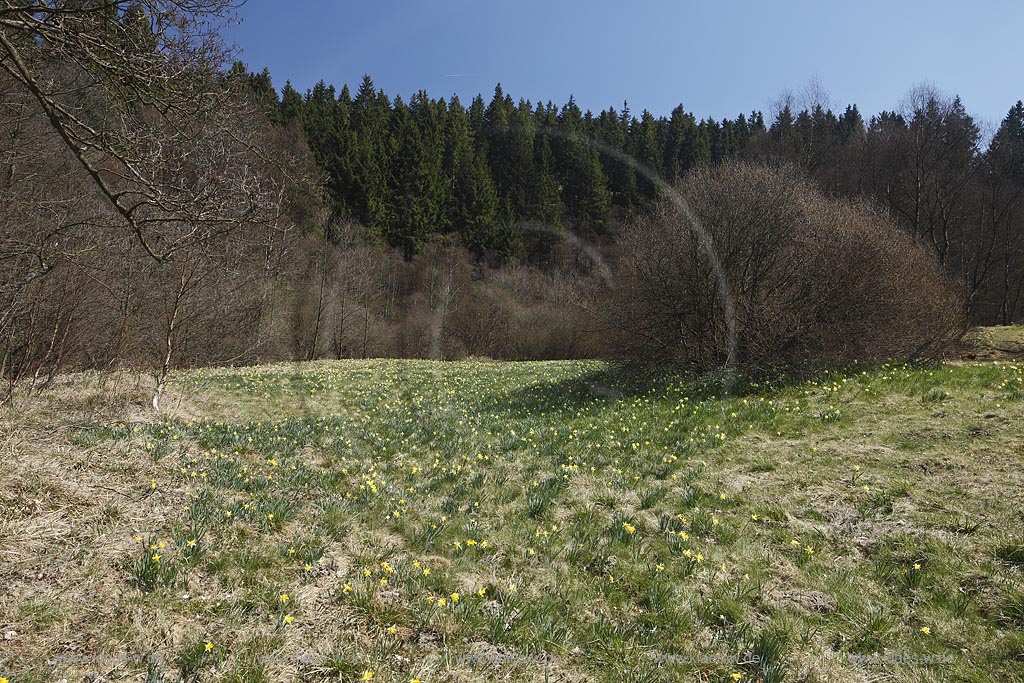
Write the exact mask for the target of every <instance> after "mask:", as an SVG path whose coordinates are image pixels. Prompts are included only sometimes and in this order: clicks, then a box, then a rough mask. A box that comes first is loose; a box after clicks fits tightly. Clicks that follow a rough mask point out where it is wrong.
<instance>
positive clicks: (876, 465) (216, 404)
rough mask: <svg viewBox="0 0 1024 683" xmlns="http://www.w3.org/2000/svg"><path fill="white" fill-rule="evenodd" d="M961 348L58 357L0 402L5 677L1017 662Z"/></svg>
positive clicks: (958, 677)
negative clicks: (436, 356)
mask: <svg viewBox="0 0 1024 683" xmlns="http://www.w3.org/2000/svg"><path fill="white" fill-rule="evenodd" d="M1000 334H1002V333H1000ZM981 355H983V356H984V358H982V359H978V360H962V361H955V362H948V363H944V364H938V365H930V366H923V367H905V366H884V367H881V368H875V369H871V370H866V371H862V370H859V369H857V368H851V369H849V370H848V371H846V372H842V373H834V374H830V375H827V376H822V377H818V378H815V379H813V380H801V381H792V382H786V383H781V382H777V383H771V382H756V381H739V382H735V383H733V384H732V385H731V386H730V388H729V390H728V391H726V390H724V389H723V382H722V381H721V380H722V378H721V377H710V376H709V377H702V378H693V377H687V376H685V375H681V374H680V375H676V374H672V373H649V374H646V375H644V376H637V375H636V374H629V373H624V372H622V371H619V370H616V369H615V368H612V367H609V366H607V365H605V364H603V363H600V362H576V361H573V362H568V361H566V362H531V363H499V362H482V361H481V362H468V361H467V362H454V363H451V362H449V363H441V362H429V361H406V360H361V361H330V362H315V363H302V364H291V365H277V366H261V367H252V368H223V369H203V370H189V371H181V372H178V373H176V374H174V375H173V379H172V384H171V386H170V388H169V389H168V396H167V397H166V398H165V404H164V405H165V413H164V414H163V415H156V414H154V413H153V412H151V411H148V410H147V409H146V407H145V405H146V394H145V391H144V389H145V386H144V385H143V384H140V382H139V380H138V378H137V377H134V376H132V375H128V374H126V373H122V374H117V375H99V374H80V375H69V376H66V377H62V378H60V379H59V380H58V386H56V387H54V388H52V389H50V390H48V391H46V392H43V393H42V394H40V395H37V396H32V397H23V398H22V399H21V400H19V401H18V402H16V403H14V404H13V405H10V406H8V407H6V408H4V409H3V411H4V412H3V413H2V422H0V445H2V454H0V585H2V589H0V631H2V632H3V638H2V640H0V681H4V680H5V679H6V681H9V683H26V682H28V681H54V680H66V681H81V680H88V681H100V680H106V681H115V680H136V681H147V683H155V682H156V681H178V680H185V681H189V680H201V681H239V682H241V681H253V682H258V681H282V680H309V681H319V680H338V679H340V680H345V681H367V680H373V681H382V682H401V683H417V682H421V683H440V682H442V681H448V682H455V681H461V682H470V681H491V680H500V681H610V682H612V681H615V682H617V681H636V682H651V683H653V682H655V681H715V682H717V681H723V682H729V681H764V682H765V683H776V682H779V681H820V682H825V681H882V680H884V681H906V682H911V681H913V682H918V681H1024V575H1022V570H1024V537H1022V535H1021V531H1020V530H1021V523H1022V511H1024V486H1022V484H1024V468H1022V458H1024V431H1022V428H1021V425H1022V418H1024V364H1022V363H1019V362H1016V361H1015V360H1014V359H1013V357H1012V356H999V354H998V353H994V354H988V355H985V354H981ZM993 358H994V359H993Z"/></svg>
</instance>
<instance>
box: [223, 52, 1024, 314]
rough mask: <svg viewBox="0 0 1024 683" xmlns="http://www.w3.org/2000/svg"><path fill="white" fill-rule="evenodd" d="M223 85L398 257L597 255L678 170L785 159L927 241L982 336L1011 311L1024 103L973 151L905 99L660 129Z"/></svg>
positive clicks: (1017, 263) (523, 106) (644, 120)
mask: <svg viewBox="0 0 1024 683" xmlns="http://www.w3.org/2000/svg"><path fill="white" fill-rule="evenodd" d="M234 71H235V74H236V75H238V76H241V75H243V74H245V75H246V77H247V79H248V85H249V87H250V89H251V90H252V92H253V93H254V95H255V97H256V98H257V100H258V101H259V102H260V103H261V104H262V105H263V107H264V108H265V111H267V112H268V115H269V116H270V117H271V118H272V119H273V120H274V121H275V122H276V123H278V124H280V125H284V126H296V127H298V128H300V129H301V131H302V133H303V135H304V137H305V140H306V142H307V144H308V145H309V148H310V150H311V153H312V156H313V158H314V159H315V161H316V163H317V165H318V167H319V168H320V169H321V170H322V172H323V173H324V175H325V190H326V201H327V202H328V203H329V206H330V209H331V211H332V213H333V214H334V215H335V216H336V217H338V218H344V219H348V220H350V221H354V222H355V223H357V224H359V225H360V226H362V227H363V229H364V230H365V235H366V236H367V237H368V238H369V239H371V240H373V241H378V242H383V243H386V244H388V245H390V246H391V247H394V248H395V249H397V250H399V251H400V253H401V254H402V255H403V256H404V257H406V258H411V257H413V256H414V255H415V254H417V253H418V252H420V251H421V250H422V249H423V248H424V246H425V245H426V244H427V243H428V242H430V240H431V239H432V238H434V237H436V236H438V235H449V236H454V237H456V238H457V239H458V240H459V241H460V242H461V243H462V244H463V245H464V246H465V247H466V248H467V249H469V250H470V251H471V252H472V253H473V254H475V255H476V256H477V257H483V258H484V259H485V260H486V261H488V262H490V263H504V262H508V261H509V260H511V259H515V260H519V261H525V262H528V263H535V264H543V263H546V262H547V261H548V259H549V257H550V256H551V254H552V250H553V249H554V248H555V247H556V245H558V244H559V243H561V242H562V241H563V240H564V238H565V236H566V235H567V234H568V233H569V232H571V233H572V234H573V235H574V236H575V237H576V238H579V239H584V240H588V241H590V242H592V243H594V244H598V245H603V244H608V243H613V242H614V241H615V239H616V235H617V234H619V233H620V231H621V230H623V229H628V227H626V226H628V225H629V222H630V219H631V218H632V217H634V216H635V215H637V214H638V212H641V211H643V209H644V207H645V206H647V205H649V203H650V202H651V200H654V199H655V198H657V196H658V195H659V189H658V182H659V181H664V182H666V183H669V184H671V183H674V182H676V181H677V180H678V179H679V178H680V177H681V176H682V175H683V174H685V173H686V172H688V171H690V170H691V169H694V168H701V167H705V166H710V165H714V164H716V163H718V162H720V161H722V160H725V159H729V158H738V159H744V160H759V161H766V162H769V163H783V162H788V163H793V164H796V165H797V166H798V167H799V168H801V169H802V170H803V171H804V172H805V173H806V174H807V175H808V176H809V177H811V178H812V179H813V180H814V181H815V182H816V183H817V185H818V187H819V188H820V189H821V190H822V191H824V192H825V193H826V194H828V195H832V196H848V197H856V196H866V197H868V198H870V199H871V200H873V201H874V202H876V203H877V204H878V205H879V206H880V207H882V208H883V209H885V210H886V211H888V212H889V214H890V216H891V217H892V218H893V219H895V221H896V222H898V223H899V224H900V225H901V226H902V227H903V228H904V229H905V230H907V231H908V232H909V233H910V234H911V235H913V236H914V237H915V238H917V239H919V240H921V241H923V242H925V243H927V244H928V245H929V246H930V247H931V248H932V249H933V250H934V252H935V254H936V256H937V257H938V258H939V260H940V261H941V262H942V264H943V266H944V267H945V268H946V269H947V271H948V272H949V273H950V274H951V275H953V276H954V277H956V278H958V280H959V281H960V282H961V283H962V286H963V288H964V290H965V296H966V299H967V301H968V305H969V307H970V310H971V313H972V315H973V317H974V318H975V320H977V321H978V322H983V323H996V322H998V323H1007V322H1010V321H1012V320H1016V319H1019V318H1020V317H1021V315H1022V314H1024V266H1022V255H1024V105H1022V104H1021V103H1020V102H1018V103H1017V104H1016V105H1014V106H1013V107H1012V108H1011V109H1010V110H1009V112H1008V114H1007V116H1006V118H1005V119H1004V120H1003V121H1002V123H1001V125H1000V126H999V129H998V130H997V131H996V132H995V133H994V135H993V136H992V137H991V141H990V143H989V144H988V145H987V146H983V136H982V132H981V130H980V128H979V125H978V123H977V122H976V121H975V120H974V119H973V117H972V116H971V115H970V114H969V113H968V112H967V110H966V109H965V107H964V105H963V103H962V102H961V101H960V100H959V98H956V97H947V96H945V95H943V94H942V93H939V92H937V91H935V90H934V89H932V88H929V87H918V88H916V89H914V90H912V91H911V92H910V93H909V94H908V96H907V98H906V101H905V102H904V103H903V104H902V106H901V107H900V108H899V110H893V111H885V112H881V113H879V114H877V115H874V116H871V117H870V118H869V119H867V120H865V119H864V118H863V116H862V114H861V112H860V110H859V109H858V107H857V106H856V105H855V104H851V105H848V106H846V107H844V108H842V110H841V111H838V113H837V112H836V111H833V109H832V108H831V107H829V106H828V104H827V103H825V102H821V101H810V102H803V103H801V106H797V105H796V104H795V103H794V102H793V100H792V98H789V99H787V98H782V99H780V101H779V103H778V106H777V107H776V109H777V111H776V112H775V113H774V114H773V115H771V116H770V117H768V120H767V121H766V117H765V116H764V115H763V114H762V113H761V112H759V111H754V112H752V113H750V114H746V115H745V114H740V115H738V116H737V117H736V118H734V119H723V120H721V121H716V120H713V119H710V118H707V119H700V120H698V119H697V118H696V116H695V115H694V114H692V113H690V112H687V111H686V110H685V109H684V108H683V107H682V106H681V105H680V106H678V107H676V108H675V109H674V110H673V111H672V112H671V113H670V115H668V116H661V117H655V116H654V115H652V114H651V113H650V112H648V111H646V110H645V111H643V112H641V113H640V114H635V113H633V112H632V111H631V110H630V109H629V106H628V105H627V104H624V105H623V107H622V108H621V109H616V108H614V107H610V108H608V109H605V110H603V111H601V112H599V113H597V114H594V113H593V112H591V111H583V110H581V109H580V107H579V106H578V105H577V104H576V102H575V101H574V100H573V99H572V98H571V97H570V98H569V100H568V101H567V102H566V103H564V104H562V105H556V104H554V103H552V102H550V101H548V102H546V103H540V102H537V103H534V102H531V101H530V100H526V99H518V100H516V99H513V97H512V95H511V94H508V93H505V92H504V91H503V90H502V88H501V86H500V85H499V86H497V87H496V88H495V91H494V94H493V96H492V97H491V99H490V100H489V101H485V100H484V98H483V97H481V96H479V95H478V96H477V97H474V98H473V100H472V101H471V102H470V103H469V104H468V106H467V105H464V104H463V103H462V102H461V101H460V100H459V99H458V97H452V98H451V99H445V98H434V97H431V96H430V95H428V94H427V93H426V92H423V91H420V92H418V93H416V94H415V95H413V96H412V97H410V98H409V101H408V102H406V101H405V100H404V99H402V98H401V97H400V96H395V97H393V98H392V97H389V96H388V95H387V94H386V93H384V92H383V91H382V90H379V89H377V88H376V87H375V85H374V84H373V81H372V80H371V78H370V77H369V76H366V77H364V78H363V81H362V83H361V84H360V85H359V87H358V89H357V90H356V92H355V94H354V95H353V94H352V93H351V92H350V90H349V88H348V87H347V86H345V87H342V89H341V90H340V92H339V91H337V90H335V88H334V87H332V86H330V85H327V84H325V83H324V82H320V83H318V84H317V85H316V86H315V87H313V88H312V89H310V90H308V91H307V92H306V93H302V94H300V93H299V92H297V91H296V90H295V89H294V88H292V86H291V85H290V84H286V85H285V86H284V88H283V89H282V91H281V93H280V94H278V92H277V91H276V90H275V88H274V86H273V84H272V80H271V75H270V73H269V72H268V71H267V70H264V71H263V72H261V73H247V72H246V71H245V67H244V66H243V65H241V64H236V65H235V67H234Z"/></svg>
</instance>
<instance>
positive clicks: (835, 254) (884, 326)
mask: <svg viewBox="0 0 1024 683" xmlns="http://www.w3.org/2000/svg"><path fill="white" fill-rule="evenodd" d="M619 248H620V251H621V254H620V259H619V264H618V265H619V268H618V270H617V280H616V282H617V286H616V288H615V289H614V290H613V292H611V296H610V297H609V311H610V322H611V323H612V326H613V328H614V330H615V335H614V341H613V348H614V350H615V352H616V355H618V356H619V357H621V358H624V359H638V358H642V359H645V360H655V359H659V360H663V361H671V362H674V363H683V364H686V365H692V366H694V367H697V368H709V367H716V366H723V365H733V366H736V367H742V368H744V369H747V370H751V369H757V370H769V369H778V368H785V369H790V370H792V369H798V370H807V369H819V368H828V367H839V366H845V365H848V364H850V363H852V362H854V361H862V362H868V363H872V362H877V361H880V360H886V359H890V360H904V361H913V360H921V359H931V358H936V357H938V356H939V355H940V354H941V353H942V352H944V351H945V350H946V349H947V348H948V347H949V345H950V344H951V343H953V342H954V341H955V340H957V339H959V337H960V335H961V334H962V333H963V331H964V322H965V314H964V309H963V305H962V302H961V300H960V297H959V296H958V294H959V292H958V290H957V288H956V287H955V286H954V285H953V284H952V282H951V281H950V280H949V279H948V278H947V277H946V275H945V274H944V273H943V271H942V269H941V266H940V264H939V262H938V260H937V259H936V258H935V257H934V255H933V254H932V253H931V252H930V251H929V250H928V249H927V248H926V247H925V246H924V245H923V244H921V243H920V242H917V241H915V240H914V239H913V238H912V237H911V236H910V235H908V234H906V233H904V232H903V231H900V230H899V229H897V228H896V226H894V225H893V224H892V223H891V221H889V220H888V219H887V218H886V217H885V216H883V215H882V214H881V213H879V212H878V211H877V210H875V209H874V208H872V207H871V206H869V205H868V204H866V203H865V202H863V201H861V202H850V201H847V200H840V199H830V198H827V197H825V196H824V195H822V194H821V193H820V192H819V191H817V190H816V189H814V187H813V186H812V185H811V183H810V182H809V181H807V180H805V179H804V178H803V176H802V175H801V174H800V172H799V171H797V170H796V169H795V167H792V166H783V167H771V166H766V165H763V164H753V163H745V162H728V163H725V164H721V165H719V166H717V167H714V168H712V169H698V170H695V171H693V172H691V173H690V174H688V175H687V176H686V178H685V179H684V180H683V182H681V183H680V185H679V187H678V195H676V196H673V197H672V198H671V199H670V200H666V201H663V202H661V203H659V205H658V207H657V209H656V210H655V211H652V212H650V213H648V214H647V215H645V216H644V217H643V218H642V219H641V220H639V221H637V222H636V223H635V224H634V226H633V227H632V229H631V230H630V232H629V233H628V234H627V235H625V236H624V237H623V239H622V240H621V241H620V244H619Z"/></svg>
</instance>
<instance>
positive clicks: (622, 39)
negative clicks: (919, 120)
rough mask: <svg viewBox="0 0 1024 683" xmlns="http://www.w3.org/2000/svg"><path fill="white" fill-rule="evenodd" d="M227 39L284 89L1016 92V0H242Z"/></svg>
mask: <svg viewBox="0 0 1024 683" xmlns="http://www.w3.org/2000/svg"><path fill="white" fill-rule="evenodd" d="M239 17H240V19H241V23H240V24H239V25H238V26H236V27H233V28H232V29H231V32H230V38H231V39H232V40H233V41H234V42H235V43H236V44H237V45H238V47H239V48H240V49H241V51H242V54H241V58H242V59H243V60H244V61H245V62H246V63H247V64H248V65H249V68H250V69H252V70H259V69H262V68H263V67H264V66H268V67H270V70H271V73H272V75H273V77H274V84H275V85H276V86H277V87H278V88H280V87H281V86H283V85H284V83H285V81H286V80H288V79H290V80H291V81H292V83H293V85H294V86H295V87H296V88H297V89H298V90H300V91H303V92H304V91H305V90H306V88H308V87H310V86H312V85H313V84H314V83H316V82H317V81H318V80H320V79H323V80H325V81H327V82H328V83H333V84H335V85H336V86H338V88H339V89H340V87H341V85H342V84H344V83H348V84H349V85H350V87H353V89H354V87H355V86H356V85H358V83H359V81H360V79H361V78H362V76H363V74H364V73H368V74H370V75H371V76H372V77H373V79H374V82H375V83H376V84H377V86H378V87H382V88H384V89H385V91H386V92H387V93H388V94H389V95H392V96H393V95H394V94H396V93H399V94H401V95H402V96H403V97H407V96H408V95H409V94H411V93H413V92H415V91H416V90H418V89H420V88H423V89H425V90H426V91H427V92H428V93H429V94H430V95H431V96H433V97H441V96H445V97H447V96H449V95H451V94H452V93H456V94H458V95H459V96H460V98H462V99H463V101H464V102H465V103H468V99H469V98H470V97H472V96H473V95H475V94H476V93H482V94H483V95H484V97H485V99H490V96H491V93H492V92H493V90H494V85H495V83H497V82H499V81H500V82H501V84H502V86H503V87H504V89H505V91H506V92H508V93H510V94H511V95H512V96H513V97H514V98H516V99H517V100H518V99H519V98H520V97H526V98H529V99H531V100H533V101H534V102H536V101H537V100H544V101H547V100H549V99H550V100H554V101H555V102H556V103H558V104H561V103H563V102H565V100H566V99H568V97H569V95H570V94H572V95H575V97H576V101H577V102H578V103H579V104H580V106H581V107H583V108H584V109H587V108H589V109H593V110H594V111H598V110H600V109H602V108H605V107H607V106H608V105H614V106H615V107H616V108H618V107H619V106H620V105H621V104H622V101H623V100H624V99H626V100H629V103H630V107H631V109H632V110H633V111H634V112H635V113H639V112H640V111H641V110H643V109H645V108H646V109H649V110H650V111H652V112H653V113H654V114H656V115H661V114H667V113H668V112H669V111H670V110H671V109H672V107H674V106H675V105H676V104H678V103H680V102H682V103H683V105H684V106H685V107H686V108H687V109H688V110H691V111H693V112H695V113H696V114H697V115H698V117H705V116H713V117H715V118H721V117H723V116H730V117H731V116H735V115H736V114H738V113H740V112H749V111H750V110H751V109H762V110H764V111H766V112H767V111H768V109H769V103H770V102H771V101H772V100H773V99H775V98H776V97H777V96H778V95H779V93H780V92H781V91H783V90H785V89H789V90H791V91H793V92H794V93H795V94H799V93H800V91H801V89H802V88H803V87H804V86H805V85H806V83H807V82H808V80H809V79H812V78H816V79H817V80H818V81H819V82H820V83H821V84H822V85H823V86H824V87H825V88H826V90H828V92H829V93H830V94H831V95H832V98H833V99H834V100H835V102H836V103H837V104H838V105H840V106H842V105H845V104H846V103H848V102H856V103H857V104H858V105H859V106H860V107H861V110H862V112H864V113H865V115H868V114H871V113H875V112H877V111H880V110H882V109H892V108H895V107H896V106H897V105H898V103H899V101H900V98H901V97H902V96H903V94H904V93H905V92H906V91H907V90H908V89H909V88H910V86H912V85H914V84H917V83H921V82H923V81H927V82H930V83H933V84H935V85H936V86H938V87H939V88H940V89H941V90H943V91H946V92H948V93H956V94H959V95H960V96H961V97H962V98H963V100H964V103H965V105H966V106H967V108H968V110H969V111H971V112H972V113H974V114H975V115H976V116H977V117H978V118H979V119H981V120H983V121H985V122H988V123H992V124H997V123H998V122H999V120H1001V119H1002V117H1003V116H1004V115H1005V113H1006V111H1007V110H1008V109H1009V108H1010V106H1011V105H1012V104H1013V103H1014V102H1015V101H1017V100H1018V99H1022V98H1024V40H1022V31H1024V0H979V1H976V2H972V3H971V2H967V1H966V0H958V1H957V0H930V1H925V0H867V1H862V2H851V1H847V2H837V1H833V0H814V1H811V0H759V1H748V0H732V1H731V2H726V3H723V4H718V3H714V2H709V1H707V0H702V1H701V2H692V1H690V0H677V1H676V2H672V1H670V0H652V1H650V2H635V3H633V2H625V1H623V0H619V1H617V2H609V1H606V0H589V1H586V2H581V1H577V0H571V1H570V0H565V1H559V0H547V1H544V2H539V1H536V0H516V1H515V2H511V1H505V0H475V1H471V0H436V1H434V2H430V1H427V0H423V1H419V2H417V1H413V0H408V1H406V2H396V1H393V0H377V1H376V2H372V1H371V2H358V1H353V2H346V1H344V0H288V1H286V0H248V2H247V3H246V4H245V5H244V6H243V7H242V8H241V10H240V11H239Z"/></svg>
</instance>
